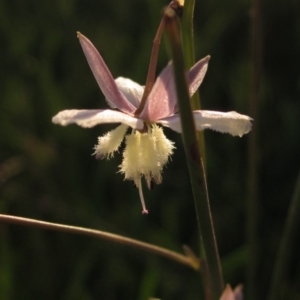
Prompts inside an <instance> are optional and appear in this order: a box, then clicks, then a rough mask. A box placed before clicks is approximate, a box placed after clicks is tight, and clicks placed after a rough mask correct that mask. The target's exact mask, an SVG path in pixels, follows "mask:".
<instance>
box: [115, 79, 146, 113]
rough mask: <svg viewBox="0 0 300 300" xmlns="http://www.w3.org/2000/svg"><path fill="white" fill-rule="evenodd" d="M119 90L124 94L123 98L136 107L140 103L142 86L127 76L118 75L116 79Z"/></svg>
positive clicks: (142, 91)
mask: <svg viewBox="0 0 300 300" xmlns="http://www.w3.org/2000/svg"><path fill="white" fill-rule="evenodd" d="M115 81H116V84H117V87H118V89H119V91H121V93H122V94H123V95H124V96H125V98H126V99H127V100H128V101H129V102H130V103H131V104H132V105H133V106H134V107H135V108H138V106H139V105H140V102H141V99H142V96H143V93H144V88H145V87H144V86H141V85H139V84H138V83H136V82H134V81H132V80H131V79H129V78H124V77H118V78H117V79H116V80H115Z"/></svg>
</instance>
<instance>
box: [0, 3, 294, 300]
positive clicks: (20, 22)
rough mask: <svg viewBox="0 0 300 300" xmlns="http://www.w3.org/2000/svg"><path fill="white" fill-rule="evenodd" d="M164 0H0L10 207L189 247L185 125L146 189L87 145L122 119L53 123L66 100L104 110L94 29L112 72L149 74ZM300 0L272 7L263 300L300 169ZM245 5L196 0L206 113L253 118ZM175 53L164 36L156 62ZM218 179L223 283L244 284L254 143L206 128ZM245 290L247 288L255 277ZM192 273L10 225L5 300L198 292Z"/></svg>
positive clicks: (266, 19)
mask: <svg viewBox="0 0 300 300" xmlns="http://www.w3.org/2000/svg"><path fill="white" fill-rule="evenodd" d="M166 4H167V2H164V1H150V0H147V1H146V0H145V1H138V0H128V1H101V0H100V1H95V0H89V1H81V0H76V1H75V0H52V1H50V0H44V1H37V0H26V1H21V0H16V1H9V0H0V38H1V47H0V86H1V89H0V137H1V140H0V213H2V214H4V213H5V214H13V215H18V216H24V217H31V218H38V219H41V220H46V221H52V222H60V223H65V224H72V225H78V226H85V227H91V228H95V229H101V230H108V231H111V232H114V233H118V234H123V235H125V236H130V237H133V238H137V239H141V240H143V241H147V242H150V243H154V244H158V245H160V246H163V247H167V248H170V249H173V250H176V251H181V245H182V244H188V245H190V246H191V247H192V248H193V249H195V250H197V246H198V245H197V226H196V221H195V213H194V207H193V201H192V199H191V189H190V184H189V180H188V173H187V167H186V163H185V158H184V153H183V148H182V144H181V139H180V135H178V134H176V133H174V132H171V131H170V130H166V134H167V135H168V137H169V138H170V139H172V140H173V141H175V142H176V147H177V149H176V152H175V154H174V156H173V157H172V161H171V162H170V163H169V164H168V166H167V168H166V169H165V171H164V174H163V175H164V178H163V184H162V185H160V186H156V187H155V188H154V190H152V191H145V197H146V201H147V206H148V209H149V211H150V214H149V215H148V216H146V217H145V216H143V215H142V214H141V207H140V203H139V197H138V193H137V190H136V189H135V188H133V186H132V183H131V182H125V181H123V177H122V175H121V174H116V172H117V170H118V165H119V164H120V162H121V153H120V154H119V155H116V156H115V157H114V158H113V159H112V160H110V161H96V160H95V158H94V157H93V156H92V155H91V154H92V151H93V150H92V148H93V146H94V145H95V143H96V142H97V136H99V135H102V134H103V133H105V132H106V131H107V130H108V129H110V128H113V126H99V127H96V128H93V129H89V130H86V129H82V128H79V127H77V126H69V127H66V128H64V127H60V126H56V125H53V124H52V123H51V118H52V116H53V115H55V114H56V113H57V112H58V111H60V110H62V109H67V108H97V107H99V108H104V107H106V106H107V104H106V102H105V100H104V97H103V95H102V94H101V92H100V91H99V88H98V86H97V84H96V82H95V80H94V78H93V75H92V73H91V71H90V69H89V67H88V65H87V63H86V60H85V57H84V55H83V53H82V50H81V47H80V45H79V43H78V40H77V38H76V31H78V30H79V31H80V32H82V33H83V34H85V35H86V36H87V37H88V38H89V39H90V40H91V41H92V42H93V43H94V45H95V46H96V47H97V48H98V49H99V51H100V52H101V54H102V55H103V57H104V59H105V61H106V63H107V65H108V66H109V68H110V69H111V72H112V74H113V75H114V76H115V77H117V76H120V75H121V76H124V77H130V78H132V79H133V80H135V81H137V82H139V83H144V82H145V79H146V72H147V67H148V61H149V56H150V51H151V46H152V39H153V38H154V35H155V32H156V29H157V26H158V24H159V21H160V18H161V9H162V7H163V6H164V5H166ZM299 6H300V4H299V1H296V0H288V1H283V0H277V1H275V2H274V1H264V3H263V46H264V47H263V75H262V76H263V80H262V82H261V85H262V86H261V87H262V89H261V95H260V111H259V120H256V121H257V122H254V126H259V156H260V164H259V174H258V176H259V178H258V180H259V199H258V200H259V203H260V207H259V218H258V219H259V228H260V232H259V243H260V245H259V248H260V253H259V257H258V259H259V261H258V262H257V263H258V264H259V265H260V266H261V267H260V273H259V274H257V276H258V284H259V291H260V297H261V299H264V298H265V295H266V292H267V289H268V286H269V281H270V275H271V274H272V268H273V264H274V260H275V255H276V251H277V249H278V244H279V242H280V237H281V233H282V229H283V225H284V222H285V218H286V213H287V209H288V205H289V202H290V198H291V196H292V192H293V186H294V184H295V180H296V177H297V174H298V171H299V168H300V155H299V153H300V134H299V132H300V131H299V128H300V73H299V70H300V56H299V53H300V39H299V36H300V19H299V15H298V12H299V8H300V7H299ZM250 14H251V3H250V2H249V1H233V0H227V1H220V0H212V1H209V2H208V1H206V2H204V1H196V8H195V42H196V58H197V59H200V58H201V57H203V56H204V55H206V54H210V55H211V56H212V60H211V63H210V66H209V71H208V74H207V76H206V79H205V80H204V83H203V84H202V87H201V99H202V106H203V108H204V109H210V110H220V111H228V110H229V111H230V110H236V111H238V112H240V113H245V114H247V109H248V101H249V93H250V75H251V74H250V73H251V65H250V64H251V60H250V50H249V49H250V38H249V33H250V28H249V25H250V22H249V16H250ZM166 63H167V55H166V51H165V45H164V42H162V44H161V52H160V56H159V62H158V71H159V70H161V69H162V68H163V66H164V65H165V64H166ZM205 136H206V145H207V168H208V185H209V191H210V198H211V203H212V210H213V218H214V221H215V226H216V234H217V239H218V244H219V248H220V253H221V257H222V259H223V263H224V273H225V281H226V282H230V283H231V284H232V285H233V286H234V285H236V284H238V283H241V282H242V283H243V282H245V274H246V272H247V269H246V261H247V257H246V248H247V244H246V235H245V227H246V216H247V211H246V207H247V205H246V199H247V194H246V182H247V141H248V138H249V137H247V136H246V137H243V138H242V139H239V138H232V137H230V136H227V135H221V134H218V133H214V132H207V133H206V134H205ZM299 250H300V249H299V245H298V246H297V244H296V243H295V247H294V248H293V249H291V256H293V266H292V268H291V269H290V272H289V275H288V279H289V280H288V283H289V284H288V285H287V286H283V287H282V288H283V289H286V290H288V291H289V293H290V298H289V299H299V297H300V296H299V295H300V290H299V284H298V286H297V284H296V283H297V282H299V277H300V265H299V260H298V255H297V254H298V253H299ZM246 288H247V287H246ZM200 291H201V286H200V284H199V282H198V276H196V274H195V273H194V271H192V270H189V269H186V268H185V267H183V266H180V265H176V264H174V263H173V262H169V261H167V260H165V259H163V258H159V257H154V256H153V255H149V254H146V253H141V251H137V250H135V249H130V248H126V247H120V246H119V245H114V244H110V243H108V242H105V241H99V240H93V239H91V238H86V237H80V236H74V235H68V234H62V233H55V232H48V231H41V230H37V229H30V228H23V227H20V226H12V225H2V224H0V298H1V299H35V298H38V299H46V300H47V299H148V298H149V297H150V296H153V297H158V298H162V299H175V300H176V299H187V300H188V299H200V298H199V294H200V293H201V292H200Z"/></svg>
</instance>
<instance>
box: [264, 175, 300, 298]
mask: <svg viewBox="0 0 300 300" xmlns="http://www.w3.org/2000/svg"><path fill="white" fill-rule="evenodd" d="M299 212H300V172H299V175H298V179H297V182H296V186H295V190H294V193H293V197H292V201H291V204H290V208H289V212H288V217H287V221H286V225H285V228H284V231H283V237H282V240H281V242H280V247H279V251H278V254H277V260H276V263H275V268H274V272H273V278H272V282H271V288H270V292H269V297H268V299H269V300H276V299H286V296H285V295H282V294H281V291H282V290H283V289H282V287H284V286H286V282H285V281H286V278H287V267H288V265H289V263H290V258H291V249H293V242H295V241H296V236H297V233H298V234H299V231H300V230H299V228H300V217H299Z"/></svg>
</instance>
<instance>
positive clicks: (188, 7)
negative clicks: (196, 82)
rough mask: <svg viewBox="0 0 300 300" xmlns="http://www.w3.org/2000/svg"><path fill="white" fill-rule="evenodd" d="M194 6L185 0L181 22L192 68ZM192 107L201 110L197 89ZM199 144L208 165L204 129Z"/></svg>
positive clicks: (185, 55) (188, 66) (193, 53)
mask: <svg viewBox="0 0 300 300" xmlns="http://www.w3.org/2000/svg"><path fill="white" fill-rule="evenodd" d="M194 8H195V0H185V3H184V10H183V16H182V22H181V33H182V34H181V37H182V45H183V49H184V58H185V65H186V67H187V69H190V68H191V67H192V66H193V65H194V64H195V50H194V26H193V22H194ZM191 103H192V109H193V110H200V109H201V101H200V95H199V92H198V91H197V92H196V93H195V94H194V95H193V96H192V98H191ZM197 135H198V144H199V149H200V153H201V156H202V160H203V163H204V166H206V152H205V139H204V131H198V132H197Z"/></svg>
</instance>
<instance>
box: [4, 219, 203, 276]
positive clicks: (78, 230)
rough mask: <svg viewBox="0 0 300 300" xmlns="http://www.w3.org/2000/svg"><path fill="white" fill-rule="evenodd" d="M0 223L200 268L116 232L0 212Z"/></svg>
mask: <svg viewBox="0 0 300 300" xmlns="http://www.w3.org/2000/svg"><path fill="white" fill-rule="evenodd" d="M0 223H8V224H16V225H22V226H28V227H34V228H40V229H46V230H53V231H59V232H67V233H72V234H80V235H85V236H90V237H95V238H100V239H104V240H108V241H111V242H115V243H118V244H122V245H127V246H131V247H134V248H139V249H142V250H144V251H148V252H151V253H153V254H156V255H160V256H164V257H166V258H168V259H170V260H173V261H176V262H177V263H180V264H182V265H185V266H187V267H190V268H193V269H195V270H199V268H200V263H198V264H196V261H195V260H194V259H192V258H190V257H188V256H184V255H182V254H179V253H176V252H174V251H171V250H168V249H165V248H162V247H159V246H155V245H152V244H148V243H145V242H141V241H138V240H135V239H131V238H128V237H124V236H121V235H118V234H113V233H109V232H105V231H100V230H94V229H89V228H83V227H77V226H70V225H63V224H58V223H51V222H44V221H40V220H35V219H28V218H22V217H17V216H12V215H2V214H0Z"/></svg>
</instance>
